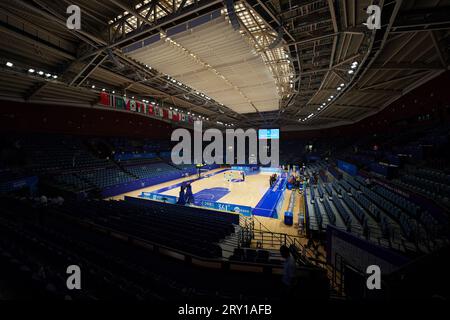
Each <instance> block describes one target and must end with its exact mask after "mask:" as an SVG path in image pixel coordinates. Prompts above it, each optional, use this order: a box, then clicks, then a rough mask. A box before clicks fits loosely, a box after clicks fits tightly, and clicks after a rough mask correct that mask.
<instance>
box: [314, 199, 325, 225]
mask: <svg viewBox="0 0 450 320" xmlns="http://www.w3.org/2000/svg"><path fill="white" fill-rule="evenodd" d="M314 216H315V218H316V222H317V226H318V228H319V230H321V229H322V228H323V218H322V213H321V212H320V208H319V203H318V200H316V201H314Z"/></svg>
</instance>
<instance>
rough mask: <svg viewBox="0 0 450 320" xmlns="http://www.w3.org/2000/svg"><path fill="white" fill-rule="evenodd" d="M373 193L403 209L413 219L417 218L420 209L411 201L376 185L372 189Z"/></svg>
mask: <svg viewBox="0 0 450 320" xmlns="http://www.w3.org/2000/svg"><path fill="white" fill-rule="evenodd" d="M373 191H375V192H376V193H378V194H379V195H381V196H382V197H384V198H386V199H387V200H389V201H390V202H392V203H395V204H396V205H397V206H399V207H400V208H402V209H405V211H406V212H408V213H409V214H410V215H412V216H413V217H414V218H419V214H420V207H419V206H417V205H416V204H414V203H412V202H411V201H409V200H407V199H405V198H403V197H401V196H399V195H398V194H396V193H394V192H392V191H390V190H388V189H386V188H384V187H383V186H381V185H378V184H377V185H375V186H374V187H373Z"/></svg>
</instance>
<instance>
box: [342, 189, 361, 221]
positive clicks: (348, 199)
mask: <svg viewBox="0 0 450 320" xmlns="http://www.w3.org/2000/svg"><path fill="white" fill-rule="evenodd" d="M342 199H343V200H344V202H345V204H346V205H347V206H348V207H349V208H350V210H351V211H352V212H353V214H354V215H355V217H356V219H358V221H359V222H360V224H361V225H363V224H364V222H365V221H366V214H365V213H364V211H363V210H362V209H361V208H360V207H359V205H358V204H357V203H356V202H355V200H353V198H352V197H350V196H349V195H348V194H347V193H345V192H344V193H343V194H342Z"/></svg>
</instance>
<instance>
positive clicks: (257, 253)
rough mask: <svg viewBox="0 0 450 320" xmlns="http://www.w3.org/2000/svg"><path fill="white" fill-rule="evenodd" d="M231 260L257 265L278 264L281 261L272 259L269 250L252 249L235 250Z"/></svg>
mask: <svg viewBox="0 0 450 320" xmlns="http://www.w3.org/2000/svg"><path fill="white" fill-rule="evenodd" d="M230 260H232V261H243V262H256V263H278V261H279V260H275V259H270V252H269V251H267V250H262V249H259V250H255V249H251V248H235V249H234V252H233V255H232V256H231V257H230Z"/></svg>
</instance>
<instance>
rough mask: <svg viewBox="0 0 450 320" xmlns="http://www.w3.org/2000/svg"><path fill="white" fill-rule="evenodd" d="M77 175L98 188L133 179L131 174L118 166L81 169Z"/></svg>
mask: <svg viewBox="0 0 450 320" xmlns="http://www.w3.org/2000/svg"><path fill="white" fill-rule="evenodd" d="M77 175H78V176H79V177H80V178H82V179H84V180H85V181H88V182H89V183H91V184H93V185H95V186H96V187H97V188H100V189H102V188H106V187H109V186H113V185H116V184H120V183H125V182H130V181H133V180H135V179H134V178H133V177H132V176H130V175H129V174H127V173H126V172H123V171H122V170H120V169H119V168H108V169H96V170H91V171H83V172H79V173H78V174H77Z"/></svg>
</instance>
